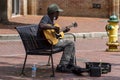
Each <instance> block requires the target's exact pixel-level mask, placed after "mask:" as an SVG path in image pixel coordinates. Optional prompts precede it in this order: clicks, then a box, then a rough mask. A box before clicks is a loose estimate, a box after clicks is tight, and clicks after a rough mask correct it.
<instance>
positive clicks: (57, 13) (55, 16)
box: [54, 11, 59, 20]
mask: <svg viewBox="0 0 120 80" xmlns="http://www.w3.org/2000/svg"><path fill="white" fill-rule="evenodd" d="M58 17H59V12H58V11H57V12H55V13H54V20H57V19H58Z"/></svg>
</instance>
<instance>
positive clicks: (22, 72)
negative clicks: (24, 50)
mask: <svg viewBox="0 0 120 80" xmlns="http://www.w3.org/2000/svg"><path fill="white" fill-rule="evenodd" d="M26 60H27V54H26V56H25V60H24V64H23V68H22V71H21V74H20V75H25V73H24V69H25V64H26Z"/></svg>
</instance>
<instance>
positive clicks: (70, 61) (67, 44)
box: [37, 4, 75, 72]
mask: <svg viewBox="0 0 120 80" xmlns="http://www.w3.org/2000/svg"><path fill="white" fill-rule="evenodd" d="M62 11H63V10H62V9H60V8H59V6H58V5H57V4H51V5H50V6H49V7H48V9H47V14H46V15H44V16H43V17H42V19H41V21H40V23H39V29H38V33H37V36H38V37H39V38H44V39H45V38H46V31H47V30H53V31H54V32H55V33H59V32H60V28H59V27H57V26H55V23H54V20H57V19H58V17H59V12H62ZM68 31H70V28H69V27H66V28H65V29H64V30H63V33H65V32H68ZM55 36H56V39H57V40H58V41H57V42H56V43H55V44H54V48H63V54H62V57H61V60H60V63H59V65H58V66H57V68H56V71H57V72H72V68H73V67H74V65H75V61H74V60H75V44H74V42H73V41H71V40H64V39H61V38H59V37H60V36H61V35H55ZM53 42H54V41H53ZM42 44H43V48H47V47H48V46H50V45H51V43H50V42H49V41H48V40H46V41H43V42H42Z"/></svg>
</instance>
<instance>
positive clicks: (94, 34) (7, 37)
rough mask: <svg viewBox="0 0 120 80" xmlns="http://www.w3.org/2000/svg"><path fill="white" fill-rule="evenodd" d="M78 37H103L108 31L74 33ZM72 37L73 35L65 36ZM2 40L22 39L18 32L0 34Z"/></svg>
mask: <svg viewBox="0 0 120 80" xmlns="http://www.w3.org/2000/svg"><path fill="white" fill-rule="evenodd" d="M73 34H74V35H75V36H76V38H83V39H85V38H103V37H107V33H106V32H89V33H73ZM65 37H69V38H70V37H71V36H65ZM0 40H20V36H19V35H18V34H0Z"/></svg>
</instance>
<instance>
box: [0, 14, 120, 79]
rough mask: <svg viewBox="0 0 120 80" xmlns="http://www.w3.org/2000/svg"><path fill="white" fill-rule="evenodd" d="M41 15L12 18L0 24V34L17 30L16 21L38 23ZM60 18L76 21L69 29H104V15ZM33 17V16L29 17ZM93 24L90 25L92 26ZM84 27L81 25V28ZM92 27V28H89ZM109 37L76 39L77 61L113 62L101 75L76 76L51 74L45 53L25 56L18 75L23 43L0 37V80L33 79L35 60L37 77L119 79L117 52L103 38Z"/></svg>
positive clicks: (23, 54)
mask: <svg viewBox="0 0 120 80" xmlns="http://www.w3.org/2000/svg"><path fill="white" fill-rule="evenodd" d="M40 18H41V16H23V17H17V18H12V19H11V20H10V23H9V24H7V25H4V24H0V34H17V32H16V30H15V29H14V27H15V26H18V25H26V24H37V23H39V19H40ZM60 18H61V19H62V20H63V21H58V22H59V23H60V24H61V25H62V26H63V25H67V24H70V23H71V22H73V21H76V22H77V23H78V25H79V26H78V27H77V28H76V29H72V30H71V32H76V33H78V32H104V31H105V30H104V25H106V23H107V21H106V20H107V19H103V18H102V19H101V18H82V17H60ZM32 19H34V20H32ZM91 26H92V27H91ZM83 27H84V28H83ZM91 28H93V29H91ZM107 40H108V38H92V39H79V38H77V41H76V56H77V63H78V65H79V66H81V67H85V63H84V62H87V61H98V62H99V61H100V60H101V61H103V62H109V63H111V64H112V71H111V72H110V73H108V74H102V76H101V77H90V76H89V75H88V74H87V73H84V74H83V76H77V75H74V74H72V73H70V74H68V73H57V72H56V77H55V78H50V77H49V76H50V74H51V71H50V70H51V69H50V67H49V66H44V64H46V63H47V59H48V57H45V56H28V60H27V65H26V69H25V71H26V76H20V71H21V68H22V64H23V60H24V57H25V51H24V47H23V45H22V42H21V41H20V40H18V41H7V40H4V41H0V80H33V79H32V78H31V66H32V65H33V64H34V63H37V69H38V70H37V77H36V79H35V80H119V79H120V77H119V75H120V73H119V72H120V53H119V52H106V51H105V50H106V48H107V46H106V42H107ZM60 57H61V53H58V54H55V55H54V62H55V67H56V65H57V64H58V63H59V60H60Z"/></svg>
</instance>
